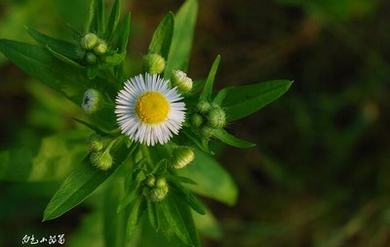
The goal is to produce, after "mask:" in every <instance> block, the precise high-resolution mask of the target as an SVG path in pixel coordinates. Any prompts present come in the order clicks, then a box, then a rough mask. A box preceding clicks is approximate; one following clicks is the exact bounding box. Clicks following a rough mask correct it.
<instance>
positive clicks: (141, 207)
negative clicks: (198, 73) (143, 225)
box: [127, 197, 146, 236]
mask: <svg viewBox="0 0 390 247" xmlns="http://www.w3.org/2000/svg"><path fill="white" fill-rule="evenodd" d="M145 203H146V202H145V199H144V198H143V197H138V198H137V199H135V200H134V201H133V202H132V203H130V215H129V219H128V221H127V234H128V235H130V236H131V235H132V234H133V233H134V231H135V229H136V226H137V225H138V223H139V222H140V219H141V217H142V214H143V212H144V211H145Z"/></svg>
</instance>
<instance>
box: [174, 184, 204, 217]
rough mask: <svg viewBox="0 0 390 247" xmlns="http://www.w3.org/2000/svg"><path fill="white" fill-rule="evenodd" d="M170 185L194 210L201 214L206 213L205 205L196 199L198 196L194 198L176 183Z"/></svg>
mask: <svg viewBox="0 0 390 247" xmlns="http://www.w3.org/2000/svg"><path fill="white" fill-rule="evenodd" d="M170 185H171V186H172V188H173V190H174V191H175V192H176V194H178V195H179V196H180V197H181V198H182V199H184V200H185V201H186V202H187V203H188V205H189V206H190V207H191V208H192V209H193V210H195V211H196V212H198V213H199V214H205V213H206V208H205V206H204V205H203V203H202V202H201V201H200V200H199V199H198V198H196V196H194V195H193V194H192V193H191V192H190V191H188V190H187V189H185V188H184V187H183V186H181V185H179V184H176V183H171V184H170Z"/></svg>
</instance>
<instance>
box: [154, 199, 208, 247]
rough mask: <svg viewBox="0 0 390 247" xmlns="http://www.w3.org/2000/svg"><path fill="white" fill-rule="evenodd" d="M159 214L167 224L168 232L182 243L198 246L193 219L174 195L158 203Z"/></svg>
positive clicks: (188, 210)
mask: <svg viewBox="0 0 390 247" xmlns="http://www.w3.org/2000/svg"><path fill="white" fill-rule="evenodd" d="M160 208H161V214H162V215H163V217H164V220H165V221H166V222H167V223H168V224H169V227H170V230H171V231H173V232H174V233H175V235H176V236H177V237H178V238H179V239H180V240H181V241H183V242H184V243H186V244H187V245H191V246H200V243H199V237H198V233H197V231H196V228H195V223H194V219H193V217H192V214H191V210H190V208H189V207H188V205H187V204H186V203H185V202H183V201H182V200H181V199H180V198H179V197H177V195H175V194H174V193H168V196H167V197H166V198H165V199H164V200H163V201H162V202H161V203H160Z"/></svg>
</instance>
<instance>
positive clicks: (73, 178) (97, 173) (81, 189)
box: [43, 140, 129, 221]
mask: <svg viewBox="0 0 390 247" xmlns="http://www.w3.org/2000/svg"><path fill="white" fill-rule="evenodd" d="M111 155H112V156H113V157H115V159H116V160H115V162H114V164H113V166H112V167H111V168H110V169H109V170H107V171H102V170H99V169H98V168H96V167H94V166H92V165H91V164H90V162H89V159H88V158H86V159H84V160H83V162H82V163H81V164H80V165H78V166H77V167H76V168H75V169H74V170H73V171H72V172H71V174H70V175H69V176H68V177H67V178H66V180H65V181H64V183H63V184H62V185H61V187H60V188H59V190H58V191H57V192H56V193H55V194H54V196H53V197H52V198H51V200H50V202H49V204H48V205H47V207H46V209H45V212H44V216H43V220H44V221H46V220H51V219H55V218H57V217H59V216H61V215H63V214H64V213H66V212H67V211H69V210H70V209H72V208H73V207H75V206H77V205H78V204H79V203H81V202H82V201H84V200H85V199H86V198H87V197H88V196H89V195H90V194H91V193H92V192H93V191H94V190H95V189H96V188H97V187H98V186H99V185H100V184H101V183H103V182H104V181H105V180H106V179H107V178H109V177H110V176H111V175H112V174H113V173H114V172H115V171H116V170H117V169H118V167H119V166H120V165H121V163H122V161H123V160H124V159H125V158H126V157H127V156H128V155H129V153H128V149H127V148H126V147H125V145H124V144H123V140H120V141H117V142H116V143H115V145H114V146H113V148H112V149H111Z"/></svg>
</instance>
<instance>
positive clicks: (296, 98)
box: [0, 0, 390, 247]
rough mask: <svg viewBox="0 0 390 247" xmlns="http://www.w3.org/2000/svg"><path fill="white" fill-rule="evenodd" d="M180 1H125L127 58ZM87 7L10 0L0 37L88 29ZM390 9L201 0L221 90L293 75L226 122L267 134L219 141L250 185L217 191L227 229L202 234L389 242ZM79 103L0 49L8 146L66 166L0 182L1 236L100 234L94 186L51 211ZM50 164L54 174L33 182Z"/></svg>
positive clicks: (204, 36) (371, 1)
mask: <svg viewBox="0 0 390 247" xmlns="http://www.w3.org/2000/svg"><path fill="white" fill-rule="evenodd" d="M108 2H110V1H107V3H108ZM181 3H182V1H179V0H148V1H141V0H131V1H130V0H128V1H124V3H123V5H124V6H123V11H124V12H126V11H129V10H130V11H132V14H133V26H132V35H131V40H130V50H129V58H128V59H129V64H130V65H129V66H136V64H139V62H140V61H141V58H142V55H143V53H144V51H146V49H147V45H148V43H149V40H150V37H151V34H152V32H153V30H154V28H155V27H156V25H157V24H158V22H159V21H160V20H161V18H162V17H163V16H164V14H165V13H166V12H167V11H168V10H176V9H177V8H178V7H179V6H180V4H181ZM87 5H88V1H80V0H55V1H51V0H1V1H0V38H7V39H16V40H22V41H26V40H28V41H29V42H32V41H31V39H30V38H29V37H28V35H27V34H26V32H25V29H24V25H26V24H28V25H30V26H34V27H36V28H37V29H39V30H41V31H43V32H46V33H49V34H52V35H56V36H60V37H66V34H67V33H69V32H68V31H67V29H68V27H67V26H73V27H76V28H78V29H81V28H82V23H83V22H84V21H85V18H86V13H87ZM389 13H390V1H386V0H306V1H305V0H245V1H233V0H207V1H206V0H200V10H199V18H198V23H197V28H196V34H195V42H194V48H193V52H192V54H193V56H192V62H191V66H190V75H191V77H193V78H203V77H204V76H205V75H206V73H207V71H208V68H209V65H210V64H211V63H212V61H213V59H214V57H215V56H216V54H219V53H220V54H222V66H221V70H220V73H219V74H218V76H217V81H216V85H217V87H218V88H222V87H225V86H227V85H235V84H236V85H237V84H244V83H250V82H260V81H265V80H270V79H292V80H295V83H294V85H293V87H292V88H291V89H290V91H289V92H288V93H287V94H286V95H285V96H283V97H282V98H281V99H280V100H278V101H276V102H274V103H272V104H271V105H269V106H267V107H266V108H264V109H263V110H262V111H261V112H259V113H257V114H256V115H253V116H251V117H249V118H246V119H244V120H243V121H241V122H239V123H235V124H233V125H231V126H228V128H229V129H230V130H231V131H232V132H235V133H237V134H238V135H239V136H242V137H245V138H247V139H248V140H250V141H252V142H255V143H258V146H257V148H255V149H252V150H249V151H248V150H237V149H234V148H225V149H224V150H223V151H222V152H220V154H219V156H220V157H219V158H218V159H219V160H220V161H221V163H222V164H223V165H224V166H225V168H226V169H227V170H229V171H230V172H231V174H232V176H233V177H234V179H235V180H236V182H237V184H238V186H239V189H240V196H239V199H238V203H237V205H236V206H234V207H228V206H225V205H223V204H220V203H217V202H215V201H211V200H206V202H207V204H208V205H209V206H210V208H211V209H212V211H213V212H214V214H215V216H216V218H217V219H218V221H219V222H220V229H218V228H215V226H209V225H207V224H206V225H205V226H202V229H201V230H202V232H203V233H204V235H205V237H204V238H203V239H204V244H205V246H244V247H246V246H248V247H249V246H250V247H251V246H292V247H294V246H318V247H338V246H340V247H341V246H357V247H367V246H369V247H370V246H378V247H385V246H390V204H389V202H390V200H389V199H390V198H389V192H390V131H389V126H390V91H389V88H390V79H389V78H390V31H389V26H390V15H389ZM131 69H132V68H129V70H131ZM79 111H80V110H79V109H78V108H77V107H76V106H74V105H72V104H71V103H69V102H67V101H66V100H64V99H63V98H61V97H60V96H59V95H58V94H56V93H54V92H53V91H51V90H49V89H48V88H46V87H45V86H43V85H42V84H41V83H39V82H37V81H34V80H33V79H31V78H29V77H28V76H26V75H25V74H24V73H23V72H21V71H20V70H19V69H18V68H17V67H16V66H14V65H13V64H11V63H10V62H8V61H7V60H6V59H5V58H4V57H3V56H2V55H0V122H1V128H0V149H10V148H11V149H12V150H14V152H11V153H8V155H13V156H16V157H19V158H18V162H17V163H16V164H15V168H14V169H20V170H21V171H22V172H23V169H24V168H23V167H25V166H27V164H26V163H28V162H27V160H28V159H31V158H32V157H34V156H35V154H37V153H38V154H39V152H40V149H42V148H45V149H51V150H52V151H51V153H50V157H49V158H48V157H41V156H44V155H43V154H42V155H41V156H39V155H38V156H37V157H36V158H35V159H34V162H35V163H39V161H40V160H41V161H42V160H44V161H45V162H47V163H50V164H52V167H54V168H55V169H53V170H50V171H41V170H39V167H38V168H37V169H36V170H34V171H32V173H33V175H31V174H26V177H28V179H27V180H28V182H27V183H25V182H23V183H20V182H14V181H17V180H25V179H24V178H21V177H15V179H13V181H5V182H4V181H3V182H0V246H7V247H8V246H19V245H21V239H22V237H23V236H24V235H25V234H34V235H36V236H48V235H50V234H60V233H65V235H66V236H65V237H66V241H67V245H69V246H86V245H87V244H88V245H91V246H101V244H102V239H101V238H102V235H101V234H100V233H99V230H100V227H101V226H100V224H101V222H100V221H99V217H98V215H97V213H96V210H93V209H94V207H96V203H95V200H96V196H93V197H91V198H89V199H88V201H87V202H86V203H85V204H83V205H82V206H81V207H78V208H76V209H74V210H72V211H71V212H69V213H67V214H66V215H65V216H64V217H61V218H60V219H57V220H54V221H51V222H47V223H41V215H42V212H43V210H44V207H45V205H46V204H47V202H48V200H49V199H50V196H51V195H52V194H53V193H54V192H55V190H56V188H57V187H58V185H59V182H56V181H53V178H62V177H63V176H64V175H66V173H67V172H68V170H67V167H62V168H58V167H55V164H56V161H57V160H58V159H59V157H60V154H61V152H63V150H68V149H69V148H70V147H72V145H74V143H78V142H77V141H78V140H79V139H80V135H79V134H78V133H79V132H80V130H79V129H78V128H77V126H75V123H74V121H72V119H71V118H72V117H74V116H77V115H78V114H80V112H79ZM58 133H60V134H58ZM53 135H54V136H53ZM64 139H65V141H64ZM78 145H80V144H78ZM21 147H22V148H21ZM82 149H83V147H80V149H78V150H79V152H73V153H71V155H70V157H67V158H66V160H65V161H63V162H68V163H69V164H71V163H72V160H73V159H75V158H76V157H78V155H81V154H80V153H82V152H81V150H82ZM2 155H4V154H2ZM0 156H1V154H0ZM2 158H4V157H2ZM6 158H7V157H6ZM1 169H5V168H2V166H1V165H0V170H1ZM3 172H4V171H3ZM45 174H46V175H47V174H50V177H49V179H47V181H45V182H34V181H36V180H38V179H36V178H38V177H40V178H41V177H45ZM97 194H99V192H98V193H97ZM97 207H99V206H97ZM219 230H222V233H223V237H221V236H220V234H219ZM147 242H148V241H146V240H145V243H144V245H145V246H146V245H147Z"/></svg>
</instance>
